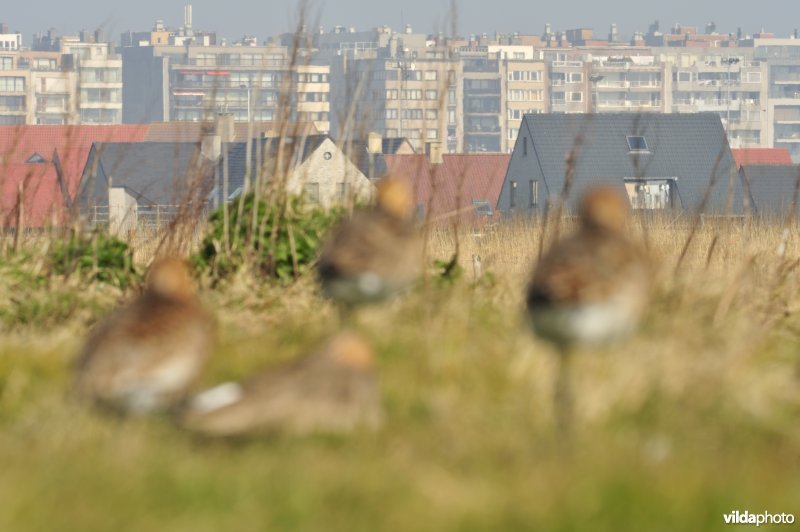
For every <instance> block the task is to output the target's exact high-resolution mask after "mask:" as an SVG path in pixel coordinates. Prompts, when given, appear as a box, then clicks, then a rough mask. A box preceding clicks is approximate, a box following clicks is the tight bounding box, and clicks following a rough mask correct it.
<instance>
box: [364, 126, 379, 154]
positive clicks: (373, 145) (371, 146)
mask: <svg viewBox="0 0 800 532" xmlns="http://www.w3.org/2000/svg"><path fill="white" fill-rule="evenodd" d="M367 152H368V153H371V154H373V155H378V154H380V153H383V137H381V134H380V133H377V132H375V131H370V133H369V135H368V137H367Z"/></svg>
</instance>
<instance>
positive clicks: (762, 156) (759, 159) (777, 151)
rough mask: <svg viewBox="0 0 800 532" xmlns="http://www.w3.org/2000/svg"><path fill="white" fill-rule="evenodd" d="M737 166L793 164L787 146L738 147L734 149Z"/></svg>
mask: <svg viewBox="0 0 800 532" xmlns="http://www.w3.org/2000/svg"><path fill="white" fill-rule="evenodd" d="M731 152H733V158H734V159H735V160H736V166H737V168H741V167H742V166H745V165H757V164H792V156H791V154H790V153H789V150H787V149H786V148H736V149H732V150H731Z"/></svg>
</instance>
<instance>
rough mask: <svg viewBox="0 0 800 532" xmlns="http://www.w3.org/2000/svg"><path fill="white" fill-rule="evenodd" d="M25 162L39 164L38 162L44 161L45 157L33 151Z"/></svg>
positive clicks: (45, 160)
mask: <svg viewBox="0 0 800 532" xmlns="http://www.w3.org/2000/svg"><path fill="white" fill-rule="evenodd" d="M25 162H26V163H31V164H40V163H46V162H47V159H45V158H44V157H42V156H41V155H39V154H38V153H34V154H33V155H31V156H30V157H28V160H27V161H25Z"/></svg>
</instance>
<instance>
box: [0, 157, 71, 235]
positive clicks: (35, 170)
mask: <svg viewBox="0 0 800 532" xmlns="http://www.w3.org/2000/svg"><path fill="white" fill-rule="evenodd" d="M20 184H22V197H23V211H22V212H23V226H24V227H45V226H47V225H49V224H50V222H51V221H52V217H53V216H54V215H55V218H56V225H58V223H60V221H61V217H62V215H63V213H64V212H65V209H64V202H63V200H62V196H61V190H60V187H59V185H58V177H57V175H56V170H55V166H54V165H53V164H51V163H47V164H18V163H14V164H9V165H5V166H4V167H3V168H2V170H1V171H0V193H1V194H2V195H0V216H1V217H0V226H2V227H16V225H17V216H18V203H19V201H18V198H19V185H20Z"/></svg>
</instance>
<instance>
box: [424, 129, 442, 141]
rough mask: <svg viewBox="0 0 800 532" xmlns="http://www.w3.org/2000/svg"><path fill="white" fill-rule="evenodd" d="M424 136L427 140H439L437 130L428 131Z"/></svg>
mask: <svg viewBox="0 0 800 532" xmlns="http://www.w3.org/2000/svg"><path fill="white" fill-rule="evenodd" d="M425 135H426V137H425V138H427V139H428V140H436V139H438V138H439V130H438V129H429V130H427V131H426V132H425Z"/></svg>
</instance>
